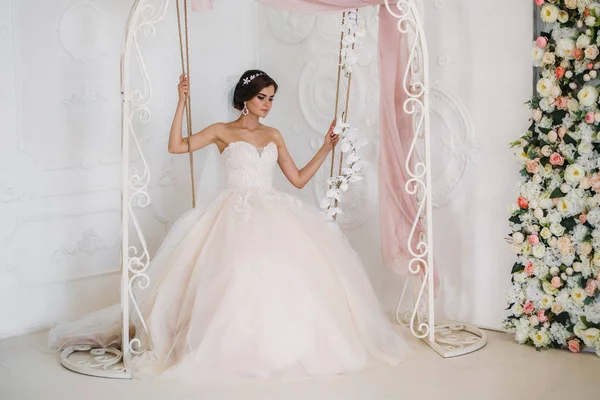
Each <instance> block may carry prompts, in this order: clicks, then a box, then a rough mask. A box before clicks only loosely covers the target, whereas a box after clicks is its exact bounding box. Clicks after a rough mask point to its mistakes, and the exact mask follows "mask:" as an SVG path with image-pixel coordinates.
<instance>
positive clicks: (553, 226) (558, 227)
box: [550, 222, 565, 236]
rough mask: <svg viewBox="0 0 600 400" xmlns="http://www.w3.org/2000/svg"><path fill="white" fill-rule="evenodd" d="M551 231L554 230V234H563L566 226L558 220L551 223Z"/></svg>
mask: <svg viewBox="0 0 600 400" xmlns="http://www.w3.org/2000/svg"><path fill="white" fill-rule="evenodd" d="M550 232H552V234H553V235H554V236H562V235H563V234H564V233H565V227H564V226H562V225H561V224H559V223H558V222H555V223H553V224H550Z"/></svg>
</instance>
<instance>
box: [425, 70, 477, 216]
mask: <svg viewBox="0 0 600 400" xmlns="http://www.w3.org/2000/svg"><path fill="white" fill-rule="evenodd" d="M431 113H432V137H431V140H432V152H433V159H434V160H436V162H435V163H434V164H433V174H432V178H433V179H432V180H433V191H432V196H433V197H432V199H433V204H434V207H441V206H443V205H445V204H447V203H448V202H450V201H451V200H452V199H453V198H454V196H456V195H457V194H458V191H459V189H460V185H461V183H463V182H464V181H465V179H466V176H467V172H468V170H469V168H471V167H472V166H473V165H475V164H476V163H477V155H478V151H479V149H480V148H481V144H480V143H479V141H478V140H477V137H476V133H475V129H474V127H473V122H472V119H471V117H470V115H469V113H468V110H467V108H466V107H465V105H464V104H463V103H462V102H461V101H460V99H459V98H458V97H457V96H456V95H455V94H454V93H452V92H451V91H450V90H449V89H447V88H445V87H444V86H442V85H441V84H440V83H439V82H436V83H435V84H434V86H433V87H432V89H431Z"/></svg>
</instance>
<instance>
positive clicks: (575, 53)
mask: <svg viewBox="0 0 600 400" xmlns="http://www.w3.org/2000/svg"><path fill="white" fill-rule="evenodd" d="M573 57H575V59H576V60H581V59H582V58H583V50H582V49H580V48H579V47H575V49H573Z"/></svg>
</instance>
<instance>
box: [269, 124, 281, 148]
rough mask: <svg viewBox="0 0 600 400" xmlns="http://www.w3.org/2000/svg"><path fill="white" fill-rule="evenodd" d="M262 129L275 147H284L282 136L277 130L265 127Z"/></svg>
mask: <svg viewBox="0 0 600 400" xmlns="http://www.w3.org/2000/svg"><path fill="white" fill-rule="evenodd" d="M264 127H265V130H266V133H267V135H268V136H269V139H270V140H271V141H272V142H275V144H277V146H282V145H285V142H284V141H283V136H282V135H281V132H279V130H278V129H276V128H273V127H271V126H266V125H265V126H264Z"/></svg>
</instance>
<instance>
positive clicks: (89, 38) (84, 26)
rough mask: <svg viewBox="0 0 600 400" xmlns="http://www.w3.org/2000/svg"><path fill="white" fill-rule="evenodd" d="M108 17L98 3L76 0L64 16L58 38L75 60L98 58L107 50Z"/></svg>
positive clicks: (61, 19)
mask: <svg viewBox="0 0 600 400" xmlns="http://www.w3.org/2000/svg"><path fill="white" fill-rule="evenodd" d="M108 29H109V26H108V22H107V17H106V15H105V13H104V11H103V10H102V9H101V8H100V7H98V5H97V3H96V2H93V1H89V0H76V1H74V2H73V3H71V5H70V6H69V8H67V9H66V10H65V12H64V13H63V14H62V16H61V18H60V22H59V27H58V36H59V38H60V42H61V44H62V46H63V49H64V50H65V52H67V54H69V55H70V56H71V57H73V58H74V59H75V60H90V59H93V58H96V57H98V56H99V55H100V54H101V53H102V51H103V50H104V49H105V48H106V46H107V43H106V40H105V39H106V32H107V30H108Z"/></svg>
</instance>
